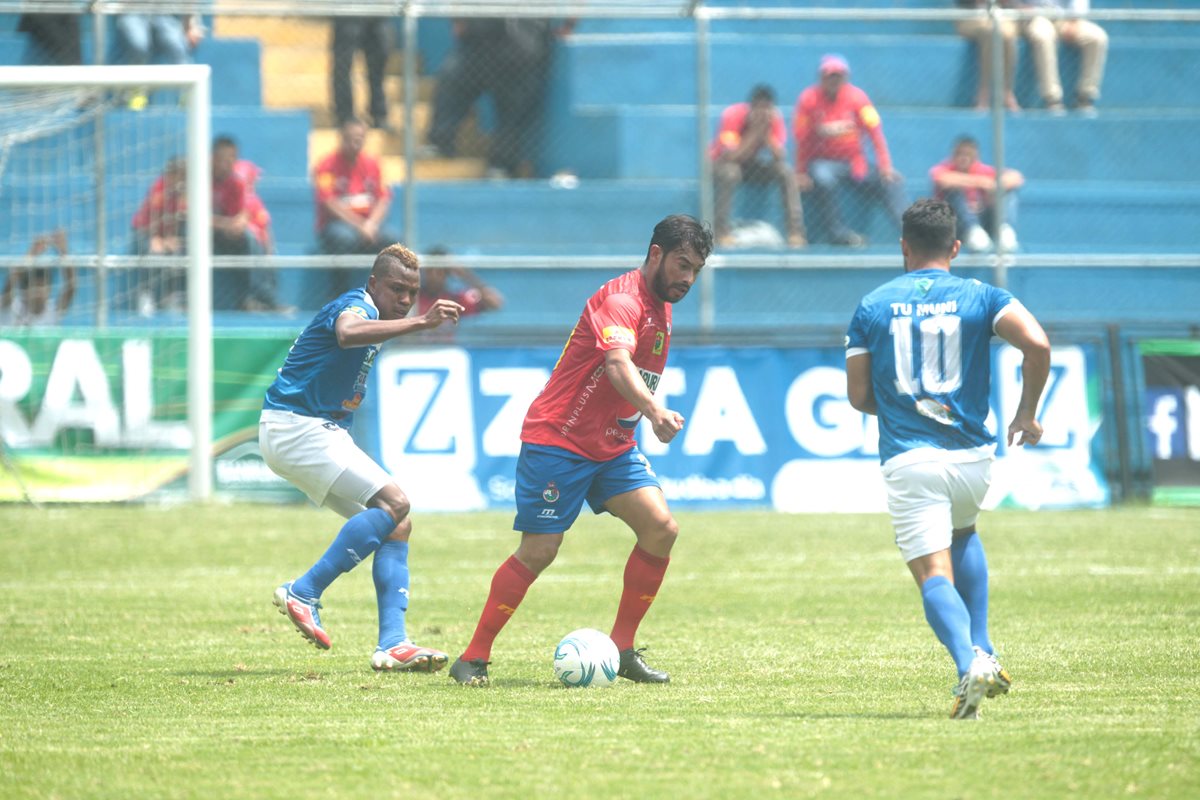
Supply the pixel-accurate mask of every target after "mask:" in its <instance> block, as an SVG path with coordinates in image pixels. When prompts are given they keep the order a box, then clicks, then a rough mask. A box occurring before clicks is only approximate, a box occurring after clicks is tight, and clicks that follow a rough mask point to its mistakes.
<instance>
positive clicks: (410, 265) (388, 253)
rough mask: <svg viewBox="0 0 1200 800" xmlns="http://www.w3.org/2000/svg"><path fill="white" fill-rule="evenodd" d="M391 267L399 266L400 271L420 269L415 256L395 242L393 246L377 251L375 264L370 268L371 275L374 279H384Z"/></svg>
mask: <svg viewBox="0 0 1200 800" xmlns="http://www.w3.org/2000/svg"><path fill="white" fill-rule="evenodd" d="M393 265H399V266H400V267H401V268H402V269H419V268H420V262H419V261H418V259H417V254H416V253H414V252H413V251H412V250H409V249H408V248H407V247H405V246H404V245H402V244H400V243H399V242H396V243H395V244H389V245H388V246H387V247H385V248H383V249H382V250H380V251H379V255H377V256H375V263H374V264H373V265H372V266H371V274H372V275H373V276H375V277H376V278H384V277H386V276H387V273H388V270H390V269H391V268H392V266H393Z"/></svg>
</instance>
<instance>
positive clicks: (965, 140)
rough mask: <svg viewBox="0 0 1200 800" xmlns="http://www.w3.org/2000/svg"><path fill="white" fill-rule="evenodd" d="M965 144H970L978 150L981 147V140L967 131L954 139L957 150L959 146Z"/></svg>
mask: <svg viewBox="0 0 1200 800" xmlns="http://www.w3.org/2000/svg"><path fill="white" fill-rule="evenodd" d="M964 144H969V145H970V146H971V147H974V148H975V149H976V150H978V149H979V140H978V139H976V138H975V137H974V136H970V135H968V134H965V133H964V134H963V135H962V136H959V137H958V138H957V139H955V140H954V149H955V150H957V149H958V148H960V147H962V146H963V145H964Z"/></svg>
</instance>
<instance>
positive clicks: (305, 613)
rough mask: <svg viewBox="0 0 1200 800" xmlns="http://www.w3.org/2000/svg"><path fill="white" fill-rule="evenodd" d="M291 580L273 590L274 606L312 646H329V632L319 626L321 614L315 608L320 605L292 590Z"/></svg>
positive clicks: (326, 648) (325, 647)
mask: <svg viewBox="0 0 1200 800" xmlns="http://www.w3.org/2000/svg"><path fill="white" fill-rule="evenodd" d="M292 583H293V582H292V581H288V582H287V583H285V584H283V586H280V587H279V588H278V589H276V590H275V600H274V602H275V606H276V608H278V609H279V613H280V614H283V615H284V616H285V617H287V618H288V619H290V620H291V621H292V624H293V625H295V626H296V630H298V631H300V635H301V636H303V637H304V638H305V639H307V640H308V641H310V642H312V643H313V645H314V646H316V647H319V648H320V649H322V650H328V649H329V647H330V642H329V634H328V633H326V632H325V629H324V628H323V627H321V616H320V615H319V614H318V613H317V609H319V608H320V607H321V604H320V602H318V601H316V600H305V599H304V598H303V597H300V596H299V595H297V594H294V593H293V592H292Z"/></svg>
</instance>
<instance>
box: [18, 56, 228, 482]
mask: <svg viewBox="0 0 1200 800" xmlns="http://www.w3.org/2000/svg"><path fill="white" fill-rule="evenodd" d="M208 81H209V68H208V67H207V66H204V65H186V66H170V67H166V66H156V67H154V69H153V71H147V70H146V69H145V68H139V67H95V66H87V67H4V68H0V108H2V109H3V113H2V114H0V274H2V275H3V277H2V278H0V284H2V288H0V448H3V451H4V453H3V455H4V456H5V458H4V460H3V471H2V472H0V501H5V500H19V499H21V498H23V497H26V496H28V497H30V498H32V499H33V500H35V501H45V502H56V501H77V500H80V501H96V500H129V499H137V498H145V497H151V496H162V495H169V494H178V495H190V496H192V497H195V498H206V497H207V496H208V494H209V492H210V486H211V475H210V473H211V470H212V466H211V455H210V454H211V449H212V438H213V433H212V333H211V325H212V323H211V310H210V309H211V302H210V297H211V257H210V254H211V241H210V236H211V199H210V198H211V180H210V178H209V176H210V175H211V168H210V156H209V146H210V143H209V109H208V97H209V86H208ZM146 95H148V96H149V97H150V102H149V103H140V102H139V103H132V104H131V103H130V98H132V97H144V96H146Z"/></svg>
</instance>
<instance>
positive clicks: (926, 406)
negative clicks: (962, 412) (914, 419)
mask: <svg viewBox="0 0 1200 800" xmlns="http://www.w3.org/2000/svg"><path fill="white" fill-rule="evenodd" d="M916 406H917V413H918V414H920V415H921V416H923V417H929V418H930V419H931V420H933V421H934V422H940V423H941V424H942V425H953V424H954V414H952V413H950V409H949V407H948V406H944V405H942V404H941V403H939V402H938V401H937V400H934V399H933V398H932V397H922V398H920V399H919V400H917V404H916Z"/></svg>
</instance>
